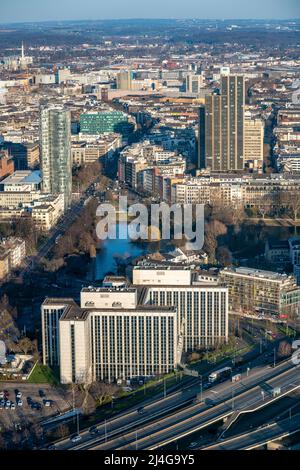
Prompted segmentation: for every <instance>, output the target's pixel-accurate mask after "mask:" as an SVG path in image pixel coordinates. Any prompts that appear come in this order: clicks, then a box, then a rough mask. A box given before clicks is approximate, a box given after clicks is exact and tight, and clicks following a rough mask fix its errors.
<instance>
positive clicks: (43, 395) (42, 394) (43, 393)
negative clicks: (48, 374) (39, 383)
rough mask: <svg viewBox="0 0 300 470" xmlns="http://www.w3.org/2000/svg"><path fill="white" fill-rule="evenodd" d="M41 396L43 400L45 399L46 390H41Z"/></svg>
mask: <svg viewBox="0 0 300 470" xmlns="http://www.w3.org/2000/svg"><path fill="white" fill-rule="evenodd" d="M39 396H40V397H41V398H44V397H45V396H46V394H45V392H44V390H39Z"/></svg>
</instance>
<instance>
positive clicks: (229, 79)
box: [205, 75, 245, 171]
mask: <svg viewBox="0 0 300 470" xmlns="http://www.w3.org/2000/svg"><path fill="white" fill-rule="evenodd" d="M244 109H245V80H244V77H243V76H242V75H228V76H223V77H222V78H221V95H216V94H213V95H210V96H207V97H206V99H205V128H206V129H205V132H206V149H205V166H206V168H210V169H211V170H212V171H229V170H243V168H244Z"/></svg>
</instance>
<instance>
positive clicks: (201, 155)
mask: <svg viewBox="0 0 300 470" xmlns="http://www.w3.org/2000/svg"><path fill="white" fill-rule="evenodd" d="M197 168H198V170H201V169H202V168H205V107H204V106H201V107H200V108H199V114H198V162H197Z"/></svg>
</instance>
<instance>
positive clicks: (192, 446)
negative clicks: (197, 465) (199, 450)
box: [189, 442, 198, 449]
mask: <svg viewBox="0 0 300 470" xmlns="http://www.w3.org/2000/svg"><path fill="white" fill-rule="evenodd" d="M197 445H198V442H192V443H191V444H190V445H189V449H194V448H195V447H197Z"/></svg>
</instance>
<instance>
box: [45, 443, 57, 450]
mask: <svg viewBox="0 0 300 470" xmlns="http://www.w3.org/2000/svg"><path fill="white" fill-rule="evenodd" d="M55 449H56V447H55V444H50V445H48V447H47V450H55Z"/></svg>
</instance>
